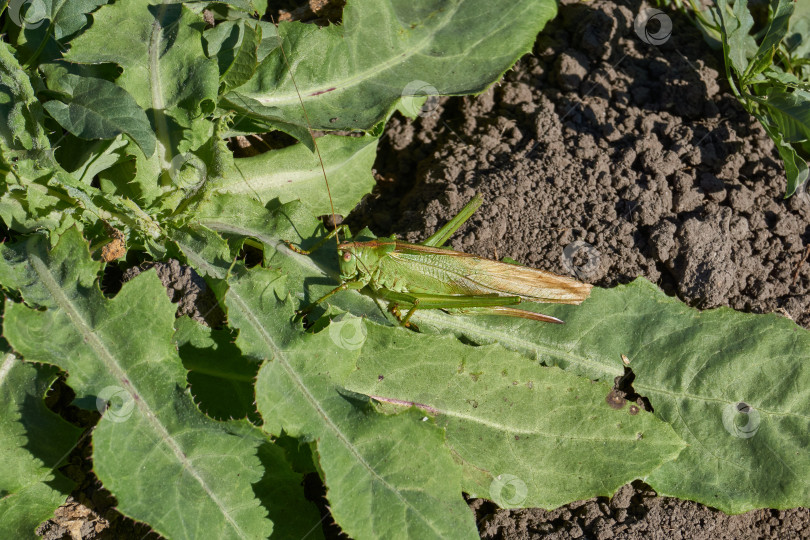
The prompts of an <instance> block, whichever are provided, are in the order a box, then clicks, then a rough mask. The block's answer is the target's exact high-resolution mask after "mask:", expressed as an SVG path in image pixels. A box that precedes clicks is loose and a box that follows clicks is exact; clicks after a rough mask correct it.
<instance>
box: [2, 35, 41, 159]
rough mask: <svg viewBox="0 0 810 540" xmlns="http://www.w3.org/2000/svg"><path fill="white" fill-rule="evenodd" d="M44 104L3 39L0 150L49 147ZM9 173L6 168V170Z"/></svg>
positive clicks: (4, 156) (4, 157) (6, 154)
mask: <svg viewBox="0 0 810 540" xmlns="http://www.w3.org/2000/svg"><path fill="white" fill-rule="evenodd" d="M43 120H44V119H43V115H42V105H40V103H39V101H37V99H36V96H35V95H34V89H33V88H32V87H31V82H30V81H29V79H28V75H26V73H25V72H24V71H23V69H22V68H21V67H20V64H19V63H18V62H17V59H16V58H14V55H13V51H12V50H11V47H10V46H9V45H8V44H7V43H5V42H2V41H0V149H2V151H3V156H2V157H3V159H8V157H9V156H8V151H9V150H34V151H36V150H45V149H47V148H49V147H50V143H49V142H48V138H47V137H46V136H45V131H44V128H43V125H42V124H43ZM3 172H6V171H3Z"/></svg>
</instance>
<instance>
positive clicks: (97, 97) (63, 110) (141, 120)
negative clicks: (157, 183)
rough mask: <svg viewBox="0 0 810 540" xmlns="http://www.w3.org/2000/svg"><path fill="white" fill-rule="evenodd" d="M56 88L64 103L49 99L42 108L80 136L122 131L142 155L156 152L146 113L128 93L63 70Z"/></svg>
mask: <svg viewBox="0 0 810 540" xmlns="http://www.w3.org/2000/svg"><path fill="white" fill-rule="evenodd" d="M59 82H60V86H59V88H58V89H59V91H61V92H65V93H66V94H67V97H66V98H65V99H66V102H62V101H58V100H55V99H54V100H51V101H48V102H47V103H45V105H44V107H45V110H47V111H48V113H50V115H51V116H52V117H53V118H54V120H56V121H57V122H59V124H60V125H61V126H62V127H63V128H65V129H66V130H68V131H69V132H71V133H72V134H74V135H75V136H77V137H80V138H82V139H88V140H93V139H114V138H115V137H116V136H117V135H119V134H121V133H126V134H127V135H129V136H130V137H132V138H133V139H134V140H135V142H136V143H138V146H140V147H141V150H143V152H144V154H146V155H147V156H151V155H152V154H153V153H154V152H155V144H156V141H155V133H154V132H153V131H152V127H151V126H150V125H149V119H148V118H147V117H146V113H145V112H144V111H143V109H141V108H140V107H139V106H138V104H137V103H136V102H135V100H134V99H133V98H132V96H131V95H129V93H128V92H127V91H126V90H124V89H123V88H121V87H120V86H116V85H115V84H114V83H111V82H109V81H105V80H104V79H95V78H91V77H79V76H77V75H73V74H70V73H63V74H62V76H61V77H60V79H59Z"/></svg>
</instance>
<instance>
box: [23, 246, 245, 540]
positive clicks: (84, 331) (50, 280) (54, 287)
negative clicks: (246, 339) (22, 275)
mask: <svg viewBox="0 0 810 540" xmlns="http://www.w3.org/2000/svg"><path fill="white" fill-rule="evenodd" d="M29 257H30V261H31V265H32V267H33V268H34V271H35V272H36V273H37V275H38V276H39V279H40V281H41V282H42V284H43V285H44V286H45V288H46V289H48V291H49V292H50V293H51V296H52V297H53V299H54V302H55V303H56V305H57V306H59V307H60V308H62V310H64V312H65V314H66V315H67V317H68V318H69V319H70V321H71V322H72V323H73V326H74V327H75V328H76V329H77V330H78V331H79V333H80V334H81V335H82V337H83V338H84V342H85V343H86V344H87V345H88V346H89V347H90V348H91V349H92V350H93V351H95V353H96V356H97V357H98V358H99V359H100V360H101V361H102V362H103V363H104V365H105V366H106V367H107V369H108V370H109V371H110V372H111V374H112V376H113V377H114V378H115V379H116V380H117V382H119V383H120V384H121V385H123V386H124V387H126V388H128V390H129V392H130V394H131V395H132V396H141V397H140V398H139V399H133V402H134V403H135V406H136V407H137V408H138V409H140V412H141V417H142V419H143V420H145V421H146V423H147V425H149V426H150V427H151V428H152V429H153V431H154V432H156V433H157V435H158V437H159V439H160V440H162V441H164V442H165V443H166V445H167V446H168V447H169V449H170V450H171V451H172V453H173V454H174V456H175V458H176V459H177V461H178V462H179V463H181V464H182V465H183V469H184V470H186V471H189V472H190V474H191V476H192V477H193V478H194V479H195V480H197V482H198V483H199V484H200V486H201V487H202V488H203V490H204V491H205V493H206V494H207V495H208V496H209V498H210V499H211V501H213V502H214V504H215V505H216V506H217V508H219V509H220V512H221V514H222V516H223V517H224V518H225V519H226V520H227V521H228V523H230V524H231V526H232V527H233V529H234V531H235V532H236V533H237V534H238V535H239V536H240V537H241V538H248V537H249V535H248V534H247V533H246V532H245V531H243V530H242V528H241V527H240V526H239V524H238V523H237V522H236V521H235V520H234V518H233V517H232V516H231V515H230V513H229V512H228V511H227V508H226V507H225V505H224V504H223V502H222V501H221V500H220V499H219V497H217V495H216V494H215V493H214V491H213V490H212V489H211V488H210V487H209V485H208V484H207V483H206V482H205V480H204V479H203V477H202V476H201V475H200V474H199V473H198V472H197V470H196V468H195V467H194V466H193V463H192V462H191V461H189V460H188V459H187V458H186V455H185V453H184V452H183V450H182V449H181V448H180V445H179V444H178V443H177V441H175V440H174V438H173V437H172V436H171V434H170V433H169V432H168V431H167V430H166V429H165V427H164V426H163V424H162V423H160V422H159V421H158V416H157V414H155V412H154V411H153V410H152V408H151V407H149V405H148V404H147V403H146V400H145V399H143V398H142V396H143V395H144V394H142V393H141V392H139V391H138V390H137V387H136V386H135V385H134V384H133V383H132V381H131V380H130V378H129V377H127V376H126V372H125V370H124V369H123V368H122V367H121V364H120V363H119V362H118V361H117V359H116V358H115V355H113V354H112V352H110V350H109V349H108V348H107V346H106V345H105V344H104V342H103V341H102V340H101V338H100V337H99V336H98V335H97V334H96V333H95V331H94V329H93V328H92V327H91V326H90V325H89V324H88V323H87V321H86V320H85V319H84V318H83V317H82V316H81V314H80V313H79V312H78V310H76V309H75V308H74V306H73V303H72V302H71V301H70V298H68V297H67V296H66V295H65V294H64V291H63V290H62V287H60V286H59V284H58V283H57V281H56V279H55V278H54V276H53V275H51V273H50V272H49V271H48V270H49V268H48V265H47V264H45V261H43V260H42V259H41V258H40V257H39V256H38V255H37V254H36V253H30V255H29Z"/></svg>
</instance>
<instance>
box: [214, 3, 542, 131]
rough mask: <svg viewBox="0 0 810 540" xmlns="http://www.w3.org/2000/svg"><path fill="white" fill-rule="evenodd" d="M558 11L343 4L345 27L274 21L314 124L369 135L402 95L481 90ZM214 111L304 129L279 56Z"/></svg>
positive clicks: (520, 6)
mask: <svg viewBox="0 0 810 540" xmlns="http://www.w3.org/2000/svg"><path fill="white" fill-rule="evenodd" d="M555 14H556V3H555V2H553V1H550V0H514V1H512V2H505V3H504V2H489V1H487V0H464V1H462V0H452V1H447V0H395V1H390V0H350V1H349V2H347V4H346V6H345V8H344V10H343V24H342V25H339V26H329V27H327V28H317V27H315V26H314V25H308V24H302V23H297V22H296V23H281V24H280V29H279V33H280V34H281V36H282V37H283V47H284V52H285V53H286V56H287V58H289V62H290V64H291V65H292V71H293V76H294V77H295V82H296V83H297V86H298V91H299V92H300V96H301V98H302V99H303V102H304V105H305V107H306V111H307V113H308V115H309V120H310V122H311V124H312V127H313V128H314V129H325V130H352V129H362V130H367V129H369V128H371V127H372V126H374V125H375V124H377V123H378V122H380V121H381V120H383V119H385V118H386V117H387V116H388V114H389V113H390V112H391V111H392V110H393V109H394V108H395V107H396V103H397V102H398V101H399V100H400V99H403V98H406V99H411V96H417V97H418V96H425V95H434V96H435V95H462V94H475V93H479V92H482V91H483V90H485V89H486V88H487V87H488V86H489V85H490V84H492V82H493V81H495V80H497V79H498V78H499V77H500V76H501V75H502V74H503V73H504V71H506V70H507V69H508V68H509V67H510V66H512V64H514V62H515V61H516V60H517V59H518V58H519V57H520V56H521V55H522V54H524V53H526V52H528V51H529V50H531V47H532V44H533V43H534V40H535V37H536V36H537V33H538V32H539V31H540V30H541V29H542V28H543V26H544V25H545V23H546V22H547V21H548V20H549V19H551V18H552V17H554V15H555ZM221 106H222V107H225V108H233V109H235V110H237V111H238V112H240V113H242V114H247V115H248V116H255V117H257V118H264V117H265V116H266V115H267V113H266V112H265V110H264V108H269V110H271V111H273V112H275V113H276V114H277V113H278V111H283V113H282V116H283V118H285V119H286V120H287V121H294V122H295V123H296V124H298V125H301V126H305V125H306V122H305V120H304V117H303V113H302V111H301V103H300V102H299V94H298V92H296V89H295V87H294V85H293V84H292V81H291V79H290V75H289V72H288V68H287V63H286V61H285V57H284V55H283V54H282V51H280V50H275V51H273V52H271V53H270V54H269V55H268V56H267V58H265V60H264V61H263V62H262V64H261V65H260V67H259V69H258V70H257V72H256V74H255V75H254V77H253V78H252V79H251V81H249V82H248V83H247V84H245V85H243V86H241V87H239V89H237V90H235V91H233V92H231V93H229V94H226V95H225V96H224V99H223V103H222V104H221ZM268 121H272V118H268Z"/></svg>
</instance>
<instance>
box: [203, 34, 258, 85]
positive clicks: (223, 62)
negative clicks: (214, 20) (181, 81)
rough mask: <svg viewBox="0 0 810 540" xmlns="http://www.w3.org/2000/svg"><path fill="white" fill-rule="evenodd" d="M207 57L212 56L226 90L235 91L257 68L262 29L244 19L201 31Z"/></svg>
mask: <svg viewBox="0 0 810 540" xmlns="http://www.w3.org/2000/svg"><path fill="white" fill-rule="evenodd" d="M205 40H206V43H207V44H208V55H209V56H216V59H217V63H218V64H219V80H220V81H221V82H223V83H225V86H226V87H227V88H237V87H239V86H241V85H243V84H244V83H246V82H247V81H249V80H250V78H251V77H252V76H253V73H255V71H256V67H257V65H258V50H259V44H260V43H261V41H262V27H261V26H259V25H258V24H257V25H256V26H252V25H251V24H250V23H248V22H246V21H245V20H244V19H240V20H239V21H225V22H222V23H221V24H218V25H217V26H215V27H214V28H212V29H210V30H206V32H205Z"/></svg>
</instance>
